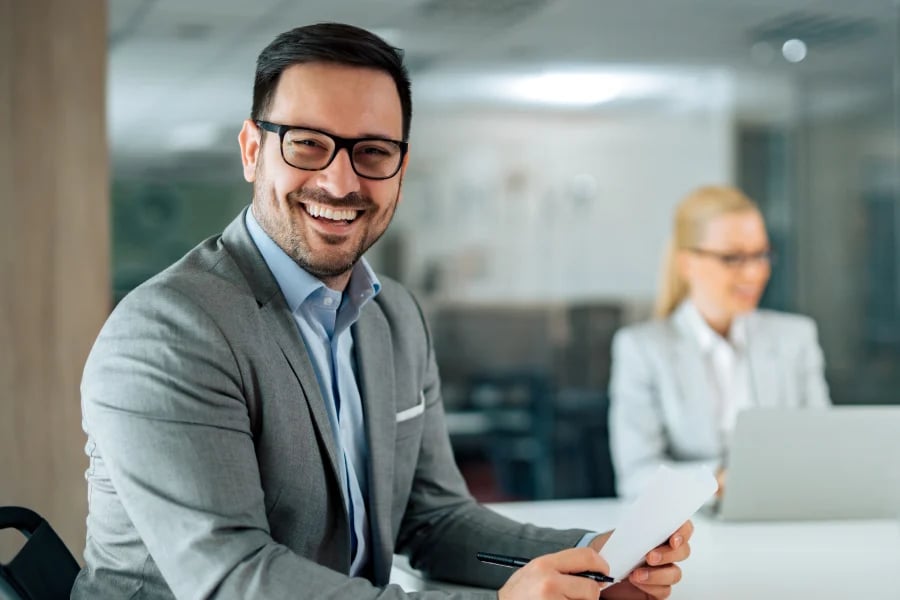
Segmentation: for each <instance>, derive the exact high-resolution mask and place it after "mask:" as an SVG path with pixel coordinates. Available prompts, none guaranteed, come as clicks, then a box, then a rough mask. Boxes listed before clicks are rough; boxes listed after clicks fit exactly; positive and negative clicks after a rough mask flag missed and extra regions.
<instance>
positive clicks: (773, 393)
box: [747, 313, 782, 407]
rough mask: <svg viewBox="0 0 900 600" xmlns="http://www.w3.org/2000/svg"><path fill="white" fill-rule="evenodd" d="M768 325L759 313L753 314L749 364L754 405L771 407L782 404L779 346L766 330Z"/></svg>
mask: <svg viewBox="0 0 900 600" xmlns="http://www.w3.org/2000/svg"><path fill="white" fill-rule="evenodd" d="M765 325H766V323H765V322H764V321H763V319H762V315H760V314H759V313H756V314H753V315H751V316H750V317H749V318H748V322H747V362H748V368H749V371H750V385H751V393H752V396H751V398H752V400H753V405H754V406H758V407H771V406H778V405H779V404H780V402H779V400H780V398H779V396H780V390H779V381H778V373H780V372H781V371H782V369H781V368H780V365H779V351H778V345H777V344H776V343H775V340H774V339H772V337H771V336H769V335H767V333H768V332H767V331H766V330H765Z"/></svg>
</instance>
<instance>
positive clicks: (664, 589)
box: [590, 521, 694, 600]
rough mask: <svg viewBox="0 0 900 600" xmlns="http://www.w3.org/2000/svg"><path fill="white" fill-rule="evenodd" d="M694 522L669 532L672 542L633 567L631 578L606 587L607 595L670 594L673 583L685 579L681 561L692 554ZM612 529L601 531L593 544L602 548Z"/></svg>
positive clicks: (646, 599) (648, 599)
mask: <svg viewBox="0 0 900 600" xmlns="http://www.w3.org/2000/svg"><path fill="white" fill-rule="evenodd" d="M693 533H694V525H693V523H691V522H690V521H688V522H687V523H685V524H684V525H682V526H681V527H679V528H678V531H676V532H675V533H673V534H672V535H671V536H669V540H668V542H666V543H665V544H661V545H659V546H657V547H656V548H654V549H653V550H651V551H650V552H648V553H647V556H646V557H645V563H644V564H643V565H642V566H640V567H638V568H637V569H635V570H634V571H632V572H631V573H630V574H629V575H628V579H627V580H625V581H623V582H621V583H617V584H615V585H612V586H610V587H609V588H607V589H605V590H604V591H603V594H602V595H603V597H604V598H610V599H612V600H654V599H657V598H658V599H660V600H661V599H663V598H668V597H669V595H670V594H671V593H672V586H673V585H675V584H676V583H678V582H679V581H681V569H680V568H679V567H678V565H676V564H674V563H676V562H681V561H683V560H685V559H686V558H687V557H688V556H690V555H691V545H690V539H691V536H692V535H693ZM610 535H612V532H609V533H604V534H603V535H598V536H597V537H595V538H594V539H593V540H591V543H590V547H591V548H593V549H594V550H596V551H597V552H601V551H602V548H603V545H604V544H606V541H607V540H608V539H609V536H610Z"/></svg>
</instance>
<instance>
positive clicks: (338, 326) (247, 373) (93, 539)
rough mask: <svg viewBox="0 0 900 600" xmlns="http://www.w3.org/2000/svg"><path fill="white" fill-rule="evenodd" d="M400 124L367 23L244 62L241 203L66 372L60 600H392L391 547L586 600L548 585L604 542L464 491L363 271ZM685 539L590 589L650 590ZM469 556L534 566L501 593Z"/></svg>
mask: <svg viewBox="0 0 900 600" xmlns="http://www.w3.org/2000/svg"><path fill="white" fill-rule="evenodd" d="M411 114H412V104H411V99H410V88H409V81H408V78H407V73H406V69H405V68H404V66H403V64H402V60H401V55H400V53H399V51H397V50H395V49H393V48H391V47H390V46H388V45H387V44H385V43H384V42H383V41H382V40H381V39H379V38H377V37H375V36H373V35H372V34H370V33H368V32H366V31H363V30H360V29H357V28H354V27H349V26H345V25H336V24H322V25H315V26H310V27H303V28H299V29H295V30H293V31H289V32H287V33H285V34H282V35H281V36H279V37H278V38H277V39H276V40H275V41H274V42H273V43H272V44H270V45H269V46H268V47H267V48H266V49H265V50H263V52H262V53H261V55H260V57H259V61H258V63H257V72H256V81H255V85H254V97H253V109H252V114H251V118H250V119H249V120H247V121H245V122H244V125H243V129H242V130H241V133H240V135H239V142H240V148H241V157H242V160H243V164H244V177H245V178H246V179H247V180H248V181H250V182H252V183H253V201H252V204H251V207H250V209H249V210H245V211H244V212H243V213H242V214H241V215H240V216H238V218H237V219H236V220H235V221H234V222H232V223H231V225H229V226H228V228H227V229H226V230H225V231H224V233H223V234H222V235H221V236H217V237H215V238H212V239H210V240H207V241H206V242H204V243H202V244H201V245H200V246H198V247H197V248H195V249H194V250H192V251H191V252H189V253H188V254H187V255H186V256H185V257H184V258H183V259H182V260H180V261H179V262H177V263H176V264H175V265H173V266H172V267H170V268H169V269H167V270H166V271H164V272H163V273H161V274H160V275H158V276H157V277H155V278H153V279H151V280H150V281H148V282H147V283H145V284H144V285H142V286H140V287H139V288H138V289H136V290H135V291H134V292H133V293H132V294H130V295H129V296H128V297H127V298H125V299H124V300H123V301H122V302H121V303H120V305H119V306H118V307H117V308H116V310H115V311H114V312H113V314H112V315H111V316H110V318H109V321H108V322H107V323H106V325H105V326H104V328H103V330H102V332H101V333H100V336H99V337H98V339H97V342H96V344H95V346H94V349H93V350H92V352H91V355H90V357H89V359H88V362H87V365H86V366H85V373H84V380H83V383H82V398H83V400H82V402H83V412H84V423H85V430H86V432H87V434H88V445H87V452H88V454H89V456H90V459H91V466H90V468H89V470H88V474H87V476H88V480H89V484H90V485H89V487H90V491H89V497H90V514H89V516H88V538H87V547H86V551H85V559H86V563H87V564H86V567H85V569H84V570H83V571H82V573H81V574H80V576H79V579H78V580H77V581H76V584H75V589H74V591H73V597H75V598H173V597H176V598H212V597H216V598H254V599H269V598H273V599H274V598H278V599H280V598H319V597H328V598H404V597H407V594H405V593H404V592H403V591H402V590H400V589H399V588H398V587H397V586H390V585H388V578H389V574H390V568H391V560H392V555H393V553H394V552H395V551H396V552H402V553H406V554H408V555H409V556H410V560H411V562H412V564H413V565H414V566H416V567H418V568H421V569H423V570H424V571H425V572H426V573H428V574H429V575H430V576H432V577H435V578H442V579H448V580H453V581H458V582H462V583H467V584H471V585H476V586H483V587H493V588H496V587H499V586H501V585H503V587H502V589H500V591H499V597H500V598H502V599H503V600H507V599H509V600H512V599H516V598H523V599H524V598H562V597H565V598H593V599H595V598H597V596H598V594H599V593H600V591H601V587H600V584H597V583H595V582H594V581H591V580H589V579H585V578H582V577H575V576H571V575H568V573H573V572H579V571H585V570H596V571H604V570H606V568H607V565H606V563H605V561H604V560H603V559H602V558H601V557H600V555H599V554H598V553H597V552H596V551H595V550H594V549H592V548H575V546H576V545H578V544H579V542H581V545H584V544H586V543H587V542H590V544H591V545H592V546H593V548H599V547H601V546H602V544H603V542H604V541H605V539H606V536H605V535H603V536H597V537H593V536H592V535H589V534H587V532H585V531H575V530H572V531H554V530H549V529H540V528H536V527H533V526H528V525H520V524H516V523H514V522H512V521H509V520H507V519H504V518H501V517H500V516H498V515H496V514H494V513H492V512H491V511H489V510H487V509H485V508H483V507H481V506H479V505H477V504H476V503H475V502H474V501H473V499H472V498H471V497H470V495H469V494H468V491H467V490H466V487H465V484H464V482H463V480H462V478H461V477H460V474H459V472H458V470H457V468H456V466H455V464H454V462H453V458H452V453H451V448H450V444H449V441H448V437H447V433H446V431H445V428H444V418H443V408H442V404H441V398H440V391H439V387H440V386H439V381H438V375H437V367H436V365H435V361H434V354H433V351H432V347H431V341H430V339H429V332H428V329H427V326H426V324H425V321H424V319H423V317H422V314H421V311H420V310H419V307H418V305H417V304H416V302H415V300H414V299H413V297H412V296H411V295H410V294H409V292H407V291H406V290H405V289H404V288H402V287H401V286H400V285H399V284H397V283H395V282H392V281H388V280H386V279H385V280H379V279H378V278H377V277H376V276H375V274H374V273H373V272H372V271H371V269H370V268H369V266H368V264H367V263H366V261H365V260H364V259H363V258H362V255H363V253H364V252H365V251H366V250H367V249H368V248H369V247H370V246H371V245H372V244H373V243H374V242H375V241H376V240H377V239H378V238H379V237H380V236H381V235H382V234H383V233H384V231H385V229H386V228H387V226H388V224H389V222H390V220H391V217H392V216H393V213H394V210H395V208H396V206H397V203H398V202H399V200H400V187H401V181H402V179H403V174H404V172H405V169H406V164H407V159H408V157H407V154H406V150H407V145H406V139H407V137H408V134H409V127H410V117H411ZM690 534H691V526H690V524H687V525H686V526H685V527H683V528H682V529H681V530H679V532H678V533H677V535H674V536H673V538H672V541H671V542H670V543H669V544H666V545H664V546H661V547H659V548H657V550H656V555H654V556H653V557H652V559H651V560H649V562H650V563H651V564H654V565H656V566H653V567H644V568H640V569H637V570H636V571H635V573H634V574H632V576H631V578H630V580H629V582H625V583H621V584H617V585H615V586H612V587H610V588H609V589H608V590H605V591H604V595H608V596H609V597H611V598H616V597H618V598H632V597H638V598H644V597H647V596H646V595H645V592H646V593H649V594H650V595H652V596H655V597H665V596H666V595H668V593H669V591H670V586H671V585H672V584H673V583H674V582H676V581H677V579H678V578H679V577H680V571H679V569H678V567H677V566H675V565H674V564H671V563H673V562H674V561H676V560H681V559H683V558H684V557H686V556H687V554H688V551H689V545H688V538H689V537H690ZM479 550H486V551H491V552H497V553H508V554H516V555H525V556H539V555H547V556H541V557H540V558H538V559H536V560H534V561H532V562H531V563H529V564H528V565H527V566H525V567H524V568H522V569H520V570H519V571H518V572H516V573H515V574H514V575H513V576H512V577H510V578H509V580H508V581H507V582H506V583H505V584H504V579H505V578H506V577H507V576H508V572H504V570H503V569H499V568H497V567H492V566H487V565H482V564H480V563H478V562H477V561H476V559H475V558H474V555H475V552H477V551H479ZM497 595H498V594H497V593H496V592H485V593H479V592H473V593H457V594H455V595H452V596H451V595H448V594H444V593H440V592H429V593H423V594H419V596H421V597H429V598H431V597H434V598H438V597H441V598H444V597H457V598H481V597H484V598H496V597H497ZM409 596H415V595H414V594H409Z"/></svg>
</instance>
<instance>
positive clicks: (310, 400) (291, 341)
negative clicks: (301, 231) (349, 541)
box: [222, 209, 349, 518]
mask: <svg viewBox="0 0 900 600" xmlns="http://www.w3.org/2000/svg"><path fill="white" fill-rule="evenodd" d="M247 210H248V209H244V210H243V211H241V214H240V215H239V216H238V217H237V218H236V219H235V220H234V221H232V222H231V224H230V225H229V226H228V227H227V228H226V229H225V232H224V233H223V234H222V241H223V243H224V244H225V247H226V248H227V249H228V251H229V254H230V255H231V256H232V258H233V259H234V261H235V263H237V265H238V268H240V270H241V272H242V273H243V274H244V277H245V278H246V279H247V283H248V284H249V285H250V289H251V290H252V291H253V294H254V295H255V297H256V301H257V303H258V304H259V306H260V312H261V313H262V316H263V319H264V321H265V322H266V324H267V326H268V332H260V335H266V334H270V335H271V336H272V337H273V338H274V339H275V341H276V342H277V343H278V345H279V347H280V348H281V351H282V353H284V356H285V358H286V359H287V361H288V363H289V364H290V367H291V369H292V370H293V372H294V375H295V377H296V378H297V381H298V383H299V384H300V388H301V390H302V391H303V396H304V398H305V400H306V403H307V405H308V407H309V412H310V414H311V415H312V418H313V423H314V425H315V428H316V431H317V432H318V434H319V440H320V442H321V444H322V445H323V446H324V448H325V453H326V454H327V456H328V460H327V463H328V464H329V466H330V467H331V470H332V474H333V475H334V478H335V481H336V482H338V489H339V490H340V493H341V494H343V486H341V485H340V481H341V477H342V476H341V475H340V474H341V473H342V472H343V471H342V470H339V469H338V465H339V464H340V463H339V462H338V450H337V443H336V441H335V440H336V437H335V435H336V433H335V432H334V431H333V430H332V427H331V421H330V420H329V418H328V412H327V411H326V409H325V402H324V400H323V399H322V392H321V390H320V389H319V384H318V379H317V377H316V373H315V371H314V370H313V366H312V362H311V361H310V359H309V355H308V354H307V352H306V346H305V345H304V344H303V338H302V337H300V332H299V331H298V330H297V323H296V322H295V321H294V317H293V315H292V314H291V311H290V309H289V308H288V306H287V303H286V302H285V300H284V296H283V295H282V293H281V289H280V288H279V287H278V282H277V281H275V278H274V277H273V276H272V273H271V272H270V271H269V267H268V266H267V265H266V262H265V260H263V257H262V255H261V254H260V253H259V249H257V247H256V244H254V243H253V238H251V237H250V233H249V232H248V231H247V226H246V223H245V221H244V218H245V213H246V211H247ZM344 505H345V506H346V499H345V502H344ZM348 518H349V517H348Z"/></svg>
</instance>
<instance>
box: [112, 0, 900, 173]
mask: <svg viewBox="0 0 900 600" xmlns="http://www.w3.org/2000/svg"><path fill="white" fill-rule="evenodd" d="M109 7H110V21H109V41H110V61H109V93H108V95H109V98H108V102H109V132H110V138H111V143H112V148H113V156H114V159H115V160H116V163H117V164H120V163H123V162H128V159H129V157H134V158H137V157H139V158H140V159H141V160H151V159H152V157H154V156H164V155H167V154H168V155H172V154H173V153H174V154H177V153H178V152H208V151H209V150H211V149H214V148H216V147H217V146H222V145H227V146H228V147H227V151H228V152H232V153H233V147H232V145H233V143H234V136H235V135H236V132H237V129H238V128H239V126H240V125H239V124H240V122H241V120H243V119H244V118H245V117H246V115H247V114H248V112H249V108H250V101H251V88H252V80H253V71H254V62H255V59H256V56H257V54H258V53H259V51H260V50H261V49H262V48H263V47H264V46H266V45H267V44H268V43H269V42H270V41H271V40H272V38H273V37H274V36H275V35H277V34H278V33H280V32H282V31H284V30H287V29H289V28H291V27H294V26H297V25H302V24H308V23H315V22H320V21H342V22H348V23H353V24H355V25H360V26H362V27H366V28H369V29H373V30H375V31H376V32H377V33H379V34H381V35H382V36H383V37H385V38H386V39H388V40H389V41H390V42H392V43H393V44H395V45H397V46H399V47H401V48H403V49H404V50H405V52H406V56H407V60H408V64H409V65H410V67H411V70H412V76H413V85H414V90H415V96H414V99H415V101H416V103H417V105H416V109H417V110H419V109H422V108H425V109H426V110H427V109H428V107H429V106H434V107H445V108H446V107H447V106H448V105H450V104H451V103H452V104H453V105H459V104H460V103H462V104H472V103H494V104H496V103H498V102H511V101H513V99H512V98H510V97H508V96H506V97H503V96H502V95H499V96H498V95H496V94H494V95H493V96H491V93H492V92H491V89H493V90H494V92H496V90H497V85H494V86H493V88H490V89H489V86H485V85H480V84H479V82H481V83H483V82H485V81H486V80H494V81H495V82H496V81H502V78H501V76H502V75H503V74H508V73H517V74H538V73H541V72H546V71H548V70H551V69H561V68H562V69H564V68H568V69H572V68H575V67H577V68H580V69H586V68H590V69H601V70H604V71H605V72H620V73H630V74H631V75H635V74H637V75H641V74H644V75H646V74H663V75H666V76H668V78H669V79H668V81H669V82H670V85H669V86H668V87H669V89H676V88H679V89H680V90H681V92H680V95H681V96H683V95H684V89H685V88H689V87H691V86H692V85H695V84H696V83H697V82H698V81H699V82H704V81H713V82H718V81H719V80H720V79H721V75H722V73H726V74H729V77H731V78H732V80H733V81H734V82H735V85H734V86H733V87H734V89H736V90H737V95H738V96H739V97H740V98H739V99H738V100H739V101H740V99H741V98H743V99H744V100H743V101H744V103H745V104H758V103H760V102H763V103H764V102H770V103H771V102H774V100H773V98H778V97H780V96H782V95H783V93H782V92H779V91H778V90H779V85H776V82H780V84H784V82H788V84H790V85H792V86H794V85H801V86H805V89H806V90H807V91H808V90H810V89H819V90H831V91H832V92H833V96H834V97H833V98H832V100H831V104H832V105H834V106H838V107H842V108H844V109H846V108H850V109H856V110H863V109H866V107H867V105H872V104H873V103H875V104H877V103H880V104H881V105H884V104H885V103H887V104H888V105H890V104H892V103H896V102H897V98H896V96H895V92H894V91H893V84H892V79H893V78H894V77H895V76H896V77H900V75H895V73H896V72H898V71H897V69H898V66H897V61H898V32H897V28H898V22H900V6H898V4H897V2H896V1H895V0H819V1H815V0H317V1H309V0H307V1H302V0H301V1H298V0H254V1H253V2H251V1H248V0H109ZM810 18H812V19H819V20H818V21H815V22H817V23H819V25H820V26H819V27H817V28H813V29H811V30H808V31H806V33H803V31H802V30H801V34H802V35H805V36H807V40H806V41H807V42H808V45H809V54H808V56H807V58H806V59H805V60H804V61H803V62H801V63H798V64H790V63H788V62H787V61H785V60H784V59H783V58H782V57H781V55H780V44H781V43H782V42H783V40H782V39H781V38H782V37H784V36H786V35H789V32H790V31H791V30H796V28H797V27H798V26H800V25H803V23H804V22H806V23H810V22H811V21H809V20H808V19H810ZM804 19H807V20H806V21H804ZM821 19H830V20H827V21H822V20H821ZM782 22H790V23H792V25H791V26H790V27H789V28H786V27H780V26H779V24H780V23H782ZM823 23H824V25H826V26H827V27H824V28H823V27H821V25H822V24H823ZM782 30H783V31H782ZM823 30H824V33H825V34H827V39H822V40H816V38H815V33H816V31H823ZM842 34H846V35H842ZM761 39H765V40H766V41H765V43H764V44H762V45H759V44H757V45H756V46H755V47H754V44H756V43H757V42H759V41H760V40H761ZM766 44H768V45H766ZM698 78H699V79H698ZM781 87H783V85H782V86H781ZM448 90H450V91H452V92H453V93H447V91H448ZM769 90H772V93H769ZM694 95H697V94H694ZM595 109H597V110H600V109H602V107H595ZM767 110H768V109H767Z"/></svg>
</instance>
